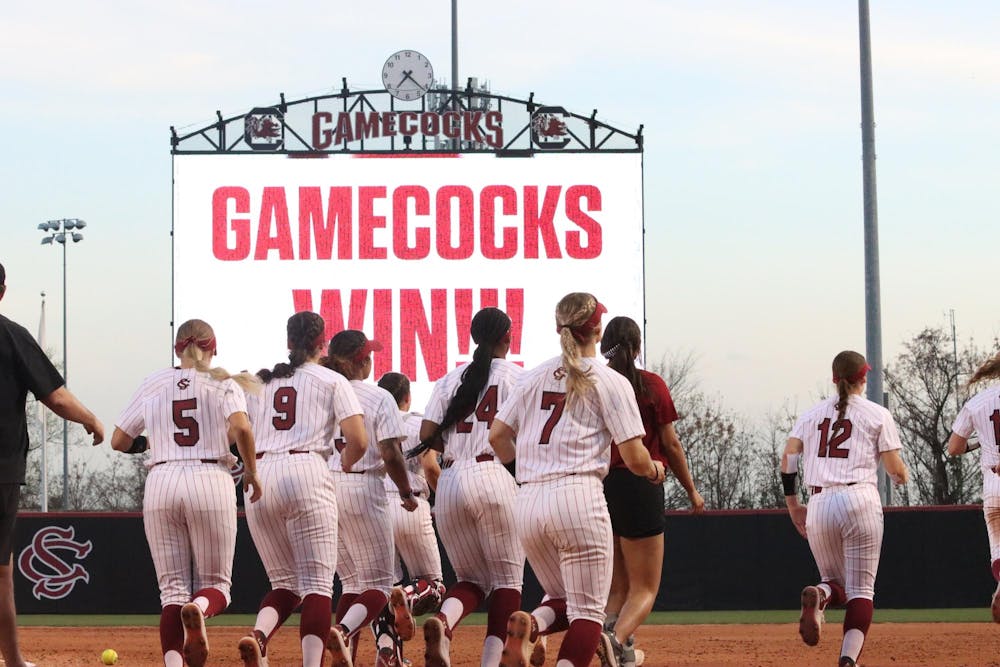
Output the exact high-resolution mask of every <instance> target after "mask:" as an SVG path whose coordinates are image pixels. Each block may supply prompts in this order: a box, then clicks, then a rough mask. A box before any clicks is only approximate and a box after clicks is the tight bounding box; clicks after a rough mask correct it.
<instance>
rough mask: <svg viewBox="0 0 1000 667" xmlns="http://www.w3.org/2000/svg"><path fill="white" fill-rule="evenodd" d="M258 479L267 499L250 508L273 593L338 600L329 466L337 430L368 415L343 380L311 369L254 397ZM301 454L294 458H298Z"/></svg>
mask: <svg viewBox="0 0 1000 667" xmlns="http://www.w3.org/2000/svg"><path fill="white" fill-rule="evenodd" d="M247 403H248V405H249V408H250V421H251V423H252V424H253V430H254V434H255V438H256V444H257V455H258V458H259V459H260V460H259V461H258V463H257V472H258V475H259V477H260V480H261V485H262V486H263V487H264V488H265V489H266V490H267V493H265V494H264V496H263V497H261V499H260V500H258V501H257V502H255V503H249V502H248V503H246V504H245V507H246V514H247V524H248V525H249V527H250V534H251V535H252V536H253V540H254V544H255V545H256V547H257V553H259V554H260V559H261V561H262V562H263V563H264V569H265V570H267V576H268V579H270V581H271V587H272V588H282V589H286V590H289V591H292V592H293V593H295V594H296V595H298V596H299V597H300V598H304V597H305V596H307V595H310V594H316V595H325V596H328V597H329V596H331V595H332V594H333V575H334V571H335V569H336V564H337V497H336V491H335V490H334V486H333V478H332V477H331V476H330V471H329V470H328V469H327V466H326V458H327V457H328V456H329V453H330V450H331V445H330V443H331V442H332V440H333V433H334V429H335V427H336V425H337V424H338V423H339V422H340V421H341V420H343V419H345V418H347V417H350V416H352V415H358V414H361V404H360V403H359V402H358V399H357V397H356V396H355V393H354V390H353V389H352V388H351V384H350V383H349V382H348V381H347V379H346V378H345V377H344V376H343V375H341V374H340V373H337V372H334V371H332V370H330V369H328V368H324V367H323V366H320V365H318V364H314V363H305V364H302V365H301V366H299V367H297V368H296V369H295V373H294V374H293V375H292V376H291V377H287V378H274V379H272V380H271V381H270V382H268V383H267V384H265V385H264V391H263V392H262V393H261V395H260V396H249V397H248V401H247ZM293 452H294V453H293Z"/></svg>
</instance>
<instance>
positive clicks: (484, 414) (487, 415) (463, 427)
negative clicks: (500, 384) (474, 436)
mask: <svg viewBox="0 0 1000 667" xmlns="http://www.w3.org/2000/svg"><path fill="white" fill-rule="evenodd" d="M496 413H497V386H496V385H495V384H491V385H490V386H489V387H487V388H486V393H485V394H483V400H481V401H479V405H477V406H476V409H475V410H474V411H473V413H472V414H473V415H475V417H476V419H477V420H479V421H481V422H486V428H489V427H490V426H492V425H493V415H495V414H496ZM470 416H472V415H470ZM455 432H456V433H472V422H471V421H460V422H458V423H457V424H455Z"/></svg>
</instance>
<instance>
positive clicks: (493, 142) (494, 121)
mask: <svg viewBox="0 0 1000 667" xmlns="http://www.w3.org/2000/svg"><path fill="white" fill-rule="evenodd" d="M486 131H487V132H489V133H490V134H487V135H486V143H488V144H489V145H490V146H491V147H493V148H503V114H502V113H500V112H499V111H487V112H486Z"/></svg>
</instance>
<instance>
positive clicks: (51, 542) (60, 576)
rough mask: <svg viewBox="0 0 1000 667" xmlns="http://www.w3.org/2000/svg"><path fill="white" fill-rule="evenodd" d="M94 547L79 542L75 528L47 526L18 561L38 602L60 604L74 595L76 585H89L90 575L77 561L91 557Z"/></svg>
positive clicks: (88, 543)
mask: <svg viewBox="0 0 1000 667" xmlns="http://www.w3.org/2000/svg"><path fill="white" fill-rule="evenodd" d="M92 549H93V544H92V543H91V542H90V541H89V540H88V541H86V542H80V541H78V540H77V539H76V532H75V529H74V528H73V527H72V526H69V527H68V528H61V527H59V526H46V527H45V528H41V529H39V530H38V532H36V533H35V536H34V537H33V538H32V539H31V543H30V544H29V545H28V546H27V547H25V548H24V550H23V551H21V554H20V555H19V556H18V557H17V566H18V569H20V571H21V574H22V575H24V578H25V579H28V580H29V581H31V582H32V583H33V584H34V585H33V586H32V588H31V593H32V595H34V596H35V599H36V600H41V599H42V598H45V599H47V600H60V599H62V598H64V597H66V596H67V595H69V594H70V593H72V592H73V588H74V587H75V586H76V584H77V582H79V581H82V582H84V583H90V573H89V572H87V569H86V568H85V567H84V566H83V565H81V564H80V562H78V561H83V560H84V559H86V558H87V556H88V555H90V552H91V550H92Z"/></svg>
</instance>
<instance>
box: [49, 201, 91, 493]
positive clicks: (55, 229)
mask: <svg viewBox="0 0 1000 667" xmlns="http://www.w3.org/2000/svg"><path fill="white" fill-rule="evenodd" d="M86 226H87V223H86V222H84V221H83V220H79V219H77V218H63V219H61V220H49V221H48V222H43V223H41V224H39V225H38V229H40V230H41V231H43V232H45V233H46V234H48V236H46V237H44V238H43V239H42V245H52V243H53V242H55V243H58V244H59V245H61V246H62V249H63V380H64V381H65V382H66V386H67V388H68V387H69V363H68V362H67V361H66V358H67V354H66V330H67V328H68V327H67V325H66V246H67V245H69V242H70V241H72V242H73V243H79V242H80V241H82V240H83V234H82V233H80V232H78V231H76V230H78V229H83V228H84V227H86ZM68 509H69V420H66V419H63V503H62V510H63V512H65V511H67V510H68Z"/></svg>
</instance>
